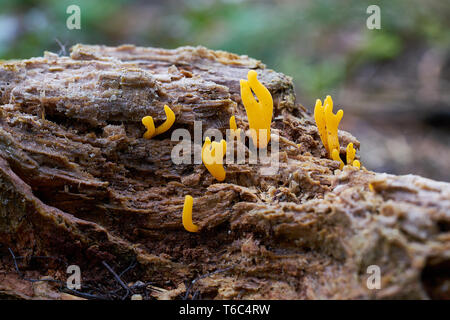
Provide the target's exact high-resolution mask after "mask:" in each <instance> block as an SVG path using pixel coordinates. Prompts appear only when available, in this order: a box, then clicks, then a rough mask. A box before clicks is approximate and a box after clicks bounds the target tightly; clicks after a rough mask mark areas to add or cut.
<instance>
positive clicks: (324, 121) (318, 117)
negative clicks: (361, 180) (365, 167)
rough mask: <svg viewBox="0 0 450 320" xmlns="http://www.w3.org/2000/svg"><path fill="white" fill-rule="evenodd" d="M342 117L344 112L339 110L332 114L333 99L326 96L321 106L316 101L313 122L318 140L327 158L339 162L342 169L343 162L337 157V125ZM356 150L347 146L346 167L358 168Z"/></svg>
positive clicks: (351, 144) (350, 145)
mask: <svg viewBox="0 0 450 320" xmlns="http://www.w3.org/2000/svg"><path fill="white" fill-rule="evenodd" d="M343 116H344V111H342V109H340V110H339V111H338V112H336V114H334V113H333V99H331V96H327V97H326V98H325V100H324V103H323V105H322V101H320V99H317V100H316V106H315V107H314V120H315V121H316V125H317V129H318V131H319V136H320V139H321V140H322V143H323V145H324V147H325V149H326V150H327V153H328V155H329V157H330V158H331V159H332V160H335V161H339V167H340V169H341V170H342V168H344V162H343V161H342V159H341V157H340V156H339V151H340V146H339V138H338V127H339V123H340V122H341V120H342V117H343ZM355 154H356V150H355V149H354V148H353V143H349V144H348V145H347V159H346V161H347V165H353V166H354V167H356V168H358V169H359V168H360V166H361V164H360V162H359V161H358V160H354V159H355Z"/></svg>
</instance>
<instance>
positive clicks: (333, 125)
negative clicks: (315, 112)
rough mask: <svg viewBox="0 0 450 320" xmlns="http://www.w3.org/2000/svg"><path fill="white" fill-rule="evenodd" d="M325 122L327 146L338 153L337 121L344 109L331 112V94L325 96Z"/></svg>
mask: <svg viewBox="0 0 450 320" xmlns="http://www.w3.org/2000/svg"><path fill="white" fill-rule="evenodd" d="M324 104H325V110H324V114H325V123H326V127H327V142H328V148H329V150H330V151H331V152H332V153H333V152H334V151H333V150H337V152H338V153H339V150H340V147H339V138H338V127H339V123H340V122H341V120H342V117H343V116H344V111H343V110H342V109H340V110H339V111H338V112H336V114H334V113H333V100H332V99H331V96H327V97H326V99H325V102H324Z"/></svg>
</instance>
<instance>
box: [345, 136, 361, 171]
mask: <svg viewBox="0 0 450 320" xmlns="http://www.w3.org/2000/svg"><path fill="white" fill-rule="evenodd" d="M355 154H356V150H355V148H353V143H352V142H350V143H349V144H348V145H347V165H349V166H350V165H352V166H354V167H356V168H358V169H359V168H360V167H361V163H360V162H359V161H358V160H354V159H355Z"/></svg>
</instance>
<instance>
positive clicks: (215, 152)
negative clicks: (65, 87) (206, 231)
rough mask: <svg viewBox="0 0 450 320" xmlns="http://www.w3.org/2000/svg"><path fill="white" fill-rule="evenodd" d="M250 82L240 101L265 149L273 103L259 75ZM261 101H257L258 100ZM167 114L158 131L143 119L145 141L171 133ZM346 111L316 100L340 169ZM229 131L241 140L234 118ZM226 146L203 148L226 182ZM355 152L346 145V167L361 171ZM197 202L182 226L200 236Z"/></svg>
mask: <svg viewBox="0 0 450 320" xmlns="http://www.w3.org/2000/svg"><path fill="white" fill-rule="evenodd" d="M247 78H248V80H241V81H240V87H241V100H242V103H243V105H244V107H245V111H246V113H247V119H248V123H249V127H250V137H251V139H252V141H253V144H254V145H255V146H256V147H258V148H266V147H267V145H268V144H269V142H270V125H271V123H272V116H273V99H272V95H271V94H270V92H269V90H268V89H267V88H266V87H265V86H264V85H263V84H262V83H261V82H259V80H258V79H257V73H256V71H254V70H250V71H249V72H248V74H247ZM254 95H255V96H256V98H257V99H258V100H256V99H255V96H254ZM164 112H165V113H166V118H167V119H166V121H165V122H164V123H163V124H161V125H160V126H159V127H157V128H155V124H154V122H153V118H152V117H150V116H147V117H144V118H142V124H143V125H144V126H145V127H146V128H147V131H146V132H145V133H144V138H145V139H151V138H153V137H154V136H156V135H159V134H162V133H164V132H166V131H167V130H169V129H170V128H171V127H172V125H173V124H174V122H175V113H174V112H173V111H172V109H170V108H169V107H168V106H167V105H165V106H164ZM343 115H344V111H342V110H339V111H338V112H337V113H336V114H334V113H333V100H332V99H331V96H327V97H326V98H325V100H324V103H323V104H322V101H320V99H317V101H316V106H315V108H314V119H315V121H316V125H317V129H318V131H319V135H320V139H321V140H322V143H323V145H324V147H325V149H326V151H327V153H328V156H329V157H330V158H331V159H333V160H335V161H339V163H340V169H342V168H343V167H344V162H343V161H342V159H341V157H340V156H339V151H340V146H339V139H338V126H339V123H340V121H341V120H342V117H343ZM230 130H231V134H232V135H233V137H236V136H237V138H238V139H239V137H240V133H241V129H238V127H237V125H236V119H235V116H232V117H231V118H230ZM226 150H227V143H226V141H225V140H221V141H220V142H216V141H213V142H211V139H210V138H209V137H206V139H205V143H204V144H203V147H202V162H203V164H204V165H205V167H206V169H207V170H208V171H209V173H211V175H212V176H214V178H215V179H217V180H218V181H224V180H225V177H226V171H225V169H224V167H223V158H224V156H225V154H226ZM355 154H356V150H355V148H354V147H353V143H349V144H348V145H347V156H346V163H347V165H353V166H354V167H357V168H360V166H361V164H360V162H359V161H358V160H355ZM193 203H194V199H193V198H192V197H191V196H190V195H186V197H185V200H184V206H183V215H182V223H183V226H184V228H185V229H186V230H187V231H189V232H198V230H199V227H198V226H196V225H195V224H194V223H193V222H192V207H193Z"/></svg>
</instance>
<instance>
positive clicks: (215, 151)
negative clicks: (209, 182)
mask: <svg viewBox="0 0 450 320" xmlns="http://www.w3.org/2000/svg"><path fill="white" fill-rule="evenodd" d="M226 152H227V143H226V142H225V140H222V141H220V143H219V142H216V141H214V142H212V143H211V139H209V137H206V140H205V143H204V144H203V148H202V161H203V163H204V165H205V167H206V169H208V171H209V172H210V173H211V174H212V175H213V176H214V178H216V179H217V180H218V181H223V180H225V176H226V172H225V169H224V168H223V157H224V156H225V154H226Z"/></svg>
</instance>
